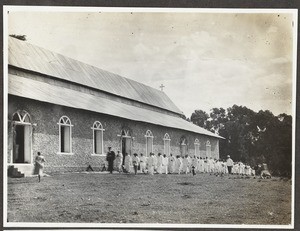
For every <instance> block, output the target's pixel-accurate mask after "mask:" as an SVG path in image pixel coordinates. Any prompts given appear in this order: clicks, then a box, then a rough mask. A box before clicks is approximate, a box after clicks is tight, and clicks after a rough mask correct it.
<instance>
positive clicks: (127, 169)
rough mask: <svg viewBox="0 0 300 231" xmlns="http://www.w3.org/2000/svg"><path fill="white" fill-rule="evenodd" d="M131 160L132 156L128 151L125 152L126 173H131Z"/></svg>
mask: <svg viewBox="0 0 300 231" xmlns="http://www.w3.org/2000/svg"><path fill="white" fill-rule="evenodd" d="M130 162H131V157H130V156H129V155H128V153H127V152H126V153H125V160H124V171H125V173H130Z"/></svg>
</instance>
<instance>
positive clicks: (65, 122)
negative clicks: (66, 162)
mask: <svg viewBox="0 0 300 231" xmlns="http://www.w3.org/2000/svg"><path fill="white" fill-rule="evenodd" d="M62 120H63V123H61V121H62ZM57 124H58V127H59V147H58V148H59V149H58V152H57V154H59V155H74V153H73V152H72V151H73V150H72V148H73V147H72V127H73V126H74V125H73V124H72V122H71V120H70V118H69V117H68V116H65V115H63V116H62V117H60V118H59V122H58V123H57ZM62 126H63V127H69V128H70V134H69V136H70V137H69V139H70V144H69V145H70V152H62V151H61V135H62V134H61V127H62Z"/></svg>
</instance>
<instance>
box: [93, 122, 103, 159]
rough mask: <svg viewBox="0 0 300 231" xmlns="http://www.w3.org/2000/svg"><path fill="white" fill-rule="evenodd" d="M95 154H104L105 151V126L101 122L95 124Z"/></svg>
mask: <svg viewBox="0 0 300 231" xmlns="http://www.w3.org/2000/svg"><path fill="white" fill-rule="evenodd" d="M92 129H93V154H104V151H103V131H104V129H103V126H102V124H101V123H100V122H99V121H96V122H95V123H94V124H93V127H92Z"/></svg>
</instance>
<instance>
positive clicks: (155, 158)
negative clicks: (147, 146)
mask: <svg viewBox="0 0 300 231" xmlns="http://www.w3.org/2000/svg"><path fill="white" fill-rule="evenodd" d="M152 157H153V159H154V171H155V172H157V161H158V158H157V156H156V155H155V154H154V153H153V152H152Z"/></svg>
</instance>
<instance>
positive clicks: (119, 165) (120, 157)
mask: <svg viewBox="0 0 300 231" xmlns="http://www.w3.org/2000/svg"><path fill="white" fill-rule="evenodd" d="M115 162H116V168H117V170H118V172H119V173H120V172H121V171H122V162H123V154H122V153H121V152H120V151H118V153H117V156H116V161H115Z"/></svg>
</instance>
